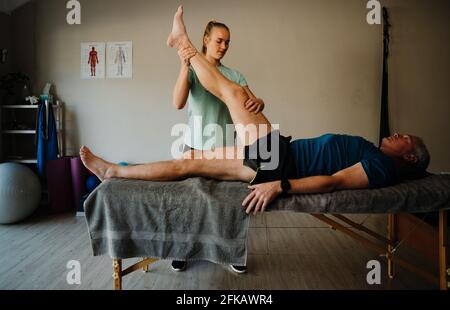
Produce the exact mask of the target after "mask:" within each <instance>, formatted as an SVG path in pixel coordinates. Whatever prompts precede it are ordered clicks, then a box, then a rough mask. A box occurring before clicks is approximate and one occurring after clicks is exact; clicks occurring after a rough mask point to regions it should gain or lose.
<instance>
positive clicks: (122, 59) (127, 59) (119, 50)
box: [106, 42, 133, 79]
mask: <svg viewBox="0 0 450 310" xmlns="http://www.w3.org/2000/svg"><path fill="white" fill-rule="evenodd" d="M106 50H107V76H108V78H119V79H120V78H122V79H130V78H132V77H133V43H132V42H108V43H107V47H106Z"/></svg>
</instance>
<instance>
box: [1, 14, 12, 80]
mask: <svg viewBox="0 0 450 310" xmlns="http://www.w3.org/2000/svg"><path fill="white" fill-rule="evenodd" d="M11 36H12V34H11V16H9V15H7V14H4V13H1V12H0V49H3V48H6V49H8V61H7V62H6V63H5V64H0V76H3V75H5V74H6V73H8V72H9V71H10V70H11V59H12V55H13V54H12V52H11Z"/></svg>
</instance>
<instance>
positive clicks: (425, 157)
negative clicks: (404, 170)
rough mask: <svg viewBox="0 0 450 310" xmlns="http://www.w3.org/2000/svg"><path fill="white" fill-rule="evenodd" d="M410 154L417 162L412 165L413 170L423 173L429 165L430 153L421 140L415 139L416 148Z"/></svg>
mask: <svg viewBox="0 0 450 310" xmlns="http://www.w3.org/2000/svg"><path fill="white" fill-rule="evenodd" d="M412 154H413V155H414V156H415V157H416V158H417V162H416V163H414V164H413V166H414V168H416V169H418V170H420V171H422V172H425V171H426V170H427V168H428V165H429V164H430V153H429V152H428V149H427V147H426V146H425V143H424V142H423V140H422V139H421V138H418V139H417V143H416V146H415V148H414V150H413V151H412Z"/></svg>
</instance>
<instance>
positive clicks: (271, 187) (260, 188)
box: [242, 181, 282, 214]
mask: <svg viewBox="0 0 450 310" xmlns="http://www.w3.org/2000/svg"><path fill="white" fill-rule="evenodd" d="M248 188H250V189H251V190H252V192H251V193H250V194H248V195H247V197H245V199H244V201H243V202H242V206H243V207H247V209H246V210H245V212H246V213H247V214H249V213H250V212H252V209H253V214H256V212H258V211H261V212H264V210H266V208H267V206H268V205H269V204H270V203H271V202H272V201H273V200H275V198H277V196H278V195H279V194H281V193H282V190H281V181H273V182H267V183H261V184H256V185H251V186H249V187H248Z"/></svg>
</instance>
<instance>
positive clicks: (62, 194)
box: [45, 157, 73, 212]
mask: <svg viewBox="0 0 450 310" xmlns="http://www.w3.org/2000/svg"><path fill="white" fill-rule="evenodd" d="M45 171H46V173H47V186H48V194H49V198H50V211H51V212H64V211H69V210H73V200H72V196H73V195H72V179H71V176H70V175H71V171H70V158H68V157H64V158H59V159H55V160H48V161H47V162H46V163H45Z"/></svg>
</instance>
